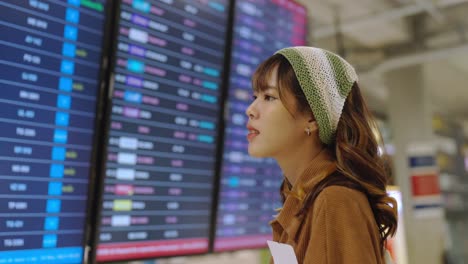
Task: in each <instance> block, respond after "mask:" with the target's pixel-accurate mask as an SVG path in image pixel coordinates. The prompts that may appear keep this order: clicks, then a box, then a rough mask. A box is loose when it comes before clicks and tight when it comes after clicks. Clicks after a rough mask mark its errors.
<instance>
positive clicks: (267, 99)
mask: <svg viewBox="0 0 468 264" xmlns="http://www.w3.org/2000/svg"><path fill="white" fill-rule="evenodd" d="M264 99H265V101H273V100H275V99H276V98H275V97H273V96H270V95H265V98H264Z"/></svg>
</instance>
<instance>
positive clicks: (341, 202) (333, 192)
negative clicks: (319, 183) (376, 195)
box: [316, 185, 368, 208]
mask: <svg viewBox="0 0 468 264" xmlns="http://www.w3.org/2000/svg"><path fill="white" fill-rule="evenodd" d="M362 203H364V204H368V200H367V197H366V195H365V194H364V193H363V192H362V191H360V190H357V189H354V188H351V187H347V186H341V185H331V186H327V187H325V188H324V189H323V190H322V191H321V192H320V194H319V195H318V196H317V200H316V204H317V205H318V206H320V205H322V204H326V205H327V207H328V206H333V207H335V208H336V207H337V206H338V207H349V206H353V205H354V206H355V205H359V204H362Z"/></svg>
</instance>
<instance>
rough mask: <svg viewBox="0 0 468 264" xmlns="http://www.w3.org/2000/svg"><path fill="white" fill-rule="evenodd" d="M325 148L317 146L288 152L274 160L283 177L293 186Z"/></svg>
mask: <svg viewBox="0 0 468 264" xmlns="http://www.w3.org/2000/svg"><path fill="white" fill-rule="evenodd" d="M324 148H325V147H324V146H323V145H319V146H317V147H314V148H301V149H297V150H296V151H289V152H288V153H287V154H285V155H282V156H281V157H277V158H275V159H276V161H277V162H278V164H279V166H280V167H281V170H282V171H283V174H284V176H285V177H286V178H287V179H288V181H289V182H290V183H291V184H292V185H293V186H294V184H295V182H296V181H297V179H298V178H299V177H300V176H301V174H302V172H303V171H304V170H305V169H306V168H307V167H308V166H309V165H310V163H311V162H312V160H314V159H315V158H316V157H317V156H318V155H319V154H320V152H322V150H323V149H324Z"/></svg>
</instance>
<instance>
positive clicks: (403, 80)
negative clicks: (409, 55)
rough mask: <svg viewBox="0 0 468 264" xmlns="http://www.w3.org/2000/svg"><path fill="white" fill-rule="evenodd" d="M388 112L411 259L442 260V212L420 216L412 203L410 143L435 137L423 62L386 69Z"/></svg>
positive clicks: (432, 262)
mask: <svg viewBox="0 0 468 264" xmlns="http://www.w3.org/2000/svg"><path fill="white" fill-rule="evenodd" d="M384 78H385V82H386V85H387V87H388V91H389V101H388V113H389V119H390V120H389V121H390V127H391V131H392V134H393V143H394V146H395V155H394V157H393V164H394V166H393V169H394V171H393V173H394V177H395V180H396V184H397V185H398V186H400V189H401V191H402V196H403V207H404V211H403V216H404V217H403V218H404V219H403V220H404V225H405V231H406V245H407V253H408V263H424V264H440V263H442V261H441V260H442V254H443V248H444V244H443V237H444V234H443V221H444V219H443V216H441V215H440V216H432V217H426V218H418V217H415V215H414V210H413V206H412V202H413V200H412V191H411V179H410V168H409V166H408V159H407V158H408V154H407V150H408V146H410V145H411V144H414V143H418V142H431V140H433V137H434V135H433V130H432V111H431V104H430V99H429V91H427V89H424V88H425V86H424V76H423V66H422V65H414V66H408V67H405V68H402V69H397V70H393V71H390V72H387V73H385V77H384Z"/></svg>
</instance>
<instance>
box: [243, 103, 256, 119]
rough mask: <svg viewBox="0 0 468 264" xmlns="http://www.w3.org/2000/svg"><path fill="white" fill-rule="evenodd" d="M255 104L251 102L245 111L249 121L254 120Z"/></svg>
mask: <svg viewBox="0 0 468 264" xmlns="http://www.w3.org/2000/svg"><path fill="white" fill-rule="evenodd" d="M254 103H255V102H252V103H251V104H250V105H249V107H247V109H245V114H246V115H247V116H248V117H249V119H252V118H254V116H255V111H254V107H253V105H254Z"/></svg>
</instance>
